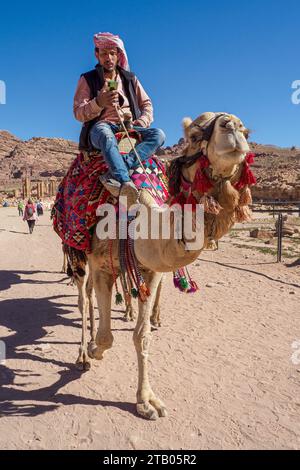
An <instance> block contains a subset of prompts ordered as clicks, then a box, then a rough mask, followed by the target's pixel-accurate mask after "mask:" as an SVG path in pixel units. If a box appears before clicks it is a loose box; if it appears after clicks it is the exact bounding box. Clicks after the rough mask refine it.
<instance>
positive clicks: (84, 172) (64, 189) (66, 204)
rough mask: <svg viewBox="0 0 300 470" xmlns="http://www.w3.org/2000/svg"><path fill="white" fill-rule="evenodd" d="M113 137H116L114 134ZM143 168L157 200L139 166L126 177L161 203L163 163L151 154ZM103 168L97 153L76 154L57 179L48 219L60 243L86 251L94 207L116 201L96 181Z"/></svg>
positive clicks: (164, 196) (164, 197) (164, 188)
mask: <svg viewBox="0 0 300 470" xmlns="http://www.w3.org/2000/svg"><path fill="white" fill-rule="evenodd" d="M116 137H117V139H119V138H120V136H119V135H118V134H116ZM144 167H145V169H146V173H147V175H148V177H149V178H150V179H151V182H152V184H153V185H154V187H155V189H156V191H157V193H158V194H159V196H160V199H161V200H160V201H159V200H158V198H157V195H156V194H155V192H154V190H153V188H152V186H151V184H150V183H149V181H148V178H147V176H146V175H145V174H144V172H143V170H142V168H141V167H137V168H136V169H134V170H131V171H130V177H131V179H132V181H133V182H134V183H135V185H136V187H137V188H138V189H146V190H148V191H149V192H150V193H151V195H152V196H153V198H154V199H155V200H156V201H157V202H158V203H160V204H161V203H162V201H166V200H167V198H168V190H167V186H168V185H167V177H166V174H165V169H164V166H163V164H162V163H161V162H160V161H159V160H158V158H157V157H155V156H153V157H151V158H150V159H148V160H147V161H146V162H144ZM107 170H108V167H107V165H106V163H105V161H104V159H103V156H102V155H101V154H99V153H94V154H89V156H88V157H87V156H86V155H84V154H83V153H79V155H77V157H76V158H75V160H74V161H73V163H72V165H71V167H70V168H69V170H68V173H67V174H66V176H65V177H64V178H63V180H62V181H61V183H60V185H59V187H58V192H57V195H56V200H55V203H54V206H53V209H52V219H53V228H54V230H55V231H56V233H57V234H58V235H59V237H60V238H61V239H62V241H63V243H64V244H66V245H68V246H70V247H72V248H75V249H77V250H82V251H89V250H90V247H91V239H92V234H93V228H94V226H95V225H96V223H97V221H98V217H97V216H96V210H97V208H98V207H99V206H100V205H102V204H105V203H108V202H109V203H114V204H115V205H116V204H117V202H116V200H115V198H113V197H112V196H111V194H110V193H109V192H108V191H107V190H106V189H105V188H104V187H103V185H102V184H101V182H100V180H99V175H101V174H103V173H105V172H106V171H107Z"/></svg>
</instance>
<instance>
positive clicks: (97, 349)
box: [88, 338, 113, 361]
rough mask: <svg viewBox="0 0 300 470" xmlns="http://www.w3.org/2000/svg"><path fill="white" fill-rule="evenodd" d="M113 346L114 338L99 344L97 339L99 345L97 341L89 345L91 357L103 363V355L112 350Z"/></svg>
mask: <svg viewBox="0 0 300 470" xmlns="http://www.w3.org/2000/svg"><path fill="white" fill-rule="evenodd" d="M112 345H113V338H110V339H109V340H106V341H103V340H102V341H101V342H99V341H98V339H97V343H95V341H91V342H90V343H89V345H88V354H89V357H91V358H92V359H97V361H101V359H103V354H104V353H105V351H107V349H110V348H111V347H112Z"/></svg>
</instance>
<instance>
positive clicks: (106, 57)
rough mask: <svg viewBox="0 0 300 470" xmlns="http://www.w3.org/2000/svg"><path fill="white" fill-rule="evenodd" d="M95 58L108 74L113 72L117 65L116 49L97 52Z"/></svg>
mask: <svg viewBox="0 0 300 470" xmlns="http://www.w3.org/2000/svg"><path fill="white" fill-rule="evenodd" d="M95 56H96V58H97V59H98V61H99V63H100V65H102V67H103V68H104V69H105V70H107V71H108V72H112V71H113V70H115V68H116V66H117V63H118V49H117V48H116V47H112V48H110V49H101V51H99V52H97V51H95Z"/></svg>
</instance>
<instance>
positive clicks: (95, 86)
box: [79, 64, 141, 150]
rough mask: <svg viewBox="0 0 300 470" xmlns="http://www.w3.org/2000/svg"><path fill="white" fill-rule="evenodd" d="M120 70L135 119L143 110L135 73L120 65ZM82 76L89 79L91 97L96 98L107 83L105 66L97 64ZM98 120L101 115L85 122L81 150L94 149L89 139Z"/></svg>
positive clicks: (80, 143)
mask: <svg viewBox="0 0 300 470" xmlns="http://www.w3.org/2000/svg"><path fill="white" fill-rule="evenodd" d="M118 72H119V74H120V77H121V80H122V83H123V87H124V92H125V94H126V97H127V99H128V101H129V106H130V111H131V113H132V117H133V120H136V119H138V118H139V117H140V116H141V110H140V109H139V106H138V100H137V96H136V93H135V88H134V79H135V75H134V74H133V73H132V72H127V71H126V70H124V69H122V68H121V67H118ZM81 76H83V77H84V78H85V80H86V81H87V84H88V86H89V88H90V91H91V99H93V98H96V96H97V94H98V91H100V90H101V89H102V88H103V86H104V84H105V79H104V73H103V67H102V66H101V65H100V64H97V65H96V66H95V68H94V69H93V70H90V71H89V72H86V73H83V74H82V75H81ZM98 120H99V117H96V118H95V119H92V120H91V121H88V122H85V123H84V124H83V126H82V129H81V133H80V138H79V150H91V149H92V146H91V144H90V141H89V132H90V130H91V128H92V126H93V125H94V124H95V122H97V121H98Z"/></svg>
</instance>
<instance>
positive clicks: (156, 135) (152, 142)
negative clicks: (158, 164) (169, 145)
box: [124, 126, 166, 169]
mask: <svg viewBox="0 0 300 470" xmlns="http://www.w3.org/2000/svg"><path fill="white" fill-rule="evenodd" d="M134 129H135V130H137V131H138V132H139V133H140V134H141V136H142V142H141V143H140V144H138V145H137V146H136V148H135V149H136V151H137V153H138V155H139V157H140V159H141V160H142V162H144V161H145V160H147V159H148V158H150V157H151V155H153V154H154V153H155V152H156V151H157V150H158V149H159V148H160V147H161V146H162V145H163V144H164V142H165V140H166V136H165V134H164V132H163V131H162V130H161V129H154V128H153V129H152V128H145V127H138V126H134ZM124 160H125V161H126V164H127V167H128V168H129V169H131V168H135V167H136V166H138V164H139V162H138V159H137V158H136V155H135V153H134V152H133V151H131V152H129V154H128V155H124Z"/></svg>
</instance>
